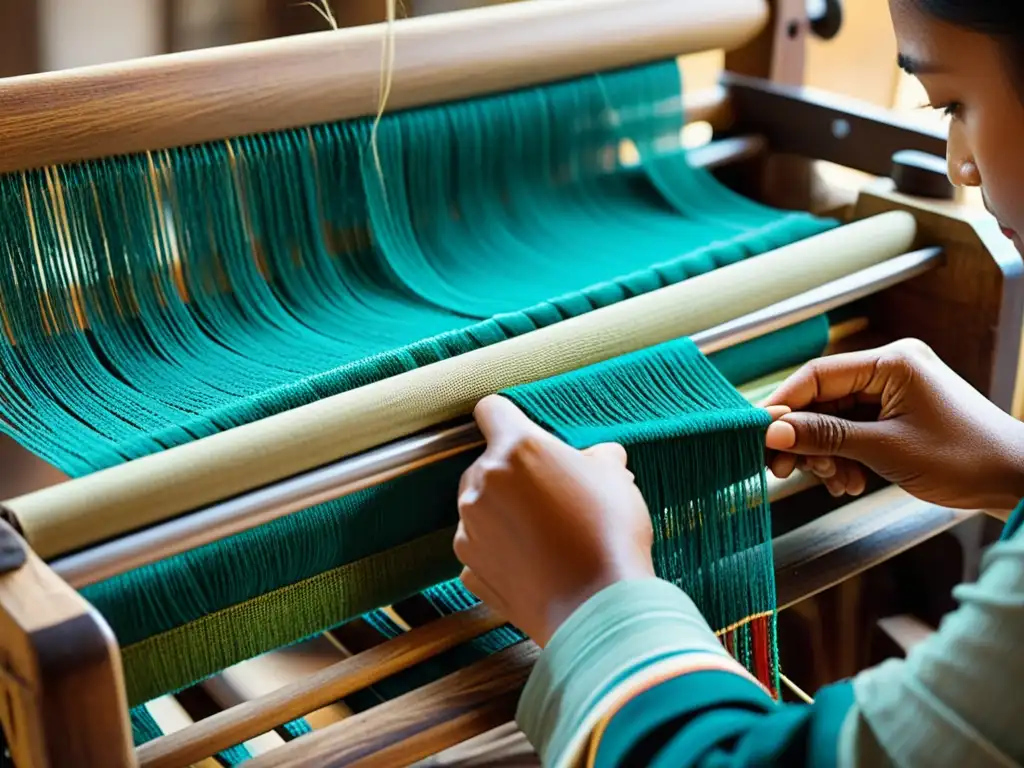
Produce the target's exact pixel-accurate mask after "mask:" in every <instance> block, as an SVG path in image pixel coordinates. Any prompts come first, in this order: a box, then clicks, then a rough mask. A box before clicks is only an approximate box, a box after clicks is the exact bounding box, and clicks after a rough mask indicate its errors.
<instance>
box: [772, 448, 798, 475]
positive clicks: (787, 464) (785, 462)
mask: <svg viewBox="0 0 1024 768" xmlns="http://www.w3.org/2000/svg"><path fill="white" fill-rule="evenodd" d="M796 462H797V456H796V455H795V454H792V453H780V454H777V455H776V456H775V458H774V460H773V461H772V464H771V470H772V474H773V475H775V476H776V477H777V478H779V480H785V479H786V478H787V477H789V476H790V475H792V474H793V470H795V469H796Z"/></svg>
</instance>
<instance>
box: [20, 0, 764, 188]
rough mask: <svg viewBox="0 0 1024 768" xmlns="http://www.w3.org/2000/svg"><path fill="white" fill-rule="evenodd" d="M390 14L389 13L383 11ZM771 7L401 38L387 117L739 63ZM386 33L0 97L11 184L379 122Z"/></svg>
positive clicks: (665, 0) (453, 26)
mask: <svg viewBox="0 0 1024 768" xmlns="http://www.w3.org/2000/svg"><path fill="white" fill-rule="evenodd" d="M381 2H383V0H381ZM767 18H768V10H767V4H766V2H765V0H718V2H715V3H713V4H709V3H707V2H704V0H532V2H528V3H511V4H505V5H495V6H490V7H486V8H475V9H472V10H468V11H457V12H453V13H446V14H440V15H437V16H424V17H416V18H412V19H403V20H401V21H399V22H397V23H395V24H394V25H393V27H392V30H393V34H394V36H395V38H394V48H395V51H396V58H395V65H394V69H393V71H392V73H393V81H392V87H391V91H390V94H389V96H388V103H387V107H388V110H389V111H391V110H398V109H408V108H411V107H418V106H423V105H425V104H434V103H439V102H446V101H455V100H459V99H465V98H470V97H473V96H480V95H482V94H487V93H497V92H502V91H510V90H514V89H517V88H523V87H527V86H532V85H540V84H543V83H550V82H554V81H557V80H564V79H568V78H573V77H581V76H584V75H587V74H592V73H594V72H599V71H603V70H609V69H616V68H620V67H626V66H631V65H637V64H643V63H648V62H653V61H658V60H665V59H671V58H673V57H675V56H680V55H683V54H687V53H695V52H699V51H705V50H711V49H716V48H725V49H728V50H731V49H733V48H737V47H739V46H742V45H743V44H745V43H747V42H749V41H750V40H751V39H753V38H754V37H755V36H756V35H757V34H758V33H759V32H760V31H761V30H762V28H763V27H764V25H765V23H766V20H767ZM387 34H388V26H387V25H385V24H374V25H367V26H363V27H354V28H351V29H342V30H338V31H332V32H323V33H317V34H311V35H300V36H295V37H288V38H282V39H276V40H269V41H261V42H257V43H249V44H245V45H236V46H230V47H225V48H214V49H207V50H200V51H192V52H187V53H177V54H171V55H167V56H156V57H153V58H149V59H142V60H138V61H129V62H122V63H117V64H109V65H102V66H94V67H85V68H82V69H76V70H72V71H66V72H52V73H46V74H39V75H29V76H26V77H18V78H12V79H10V80H5V81H3V82H2V83H0V147H3V153H2V154H0V173H3V172H9V171H19V170H26V169H30V168H36V167H41V166H48V165H55V164H58V163H67V162H74V161H79V160H86V159H93V158H98V157H105V156H110V155H119V154H127V153H134V152H146V151H153V150H159V149H166V148H168V147H177V146H185V145H189V144H195V143H200V142H206V141H215V140H218V139H225V138H230V137H234V136H240V135H245V134H251V133H266V132H269V131H277V130H283V129H287V128H296V127H301V126H307V125H314V124H317V123H325V122H334V121H338V120H346V119H351V118H356V117H365V116H368V115H375V114H376V113H377V110H378V109H379V91H380V82H381V50H382V45H383V43H384V41H385V40H386V35H387Z"/></svg>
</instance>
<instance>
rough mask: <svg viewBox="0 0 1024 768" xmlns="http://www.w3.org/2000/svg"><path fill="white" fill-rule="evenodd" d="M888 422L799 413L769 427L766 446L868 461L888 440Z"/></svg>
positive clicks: (808, 454) (780, 449)
mask: <svg viewBox="0 0 1024 768" xmlns="http://www.w3.org/2000/svg"><path fill="white" fill-rule="evenodd" d="M890 426H891V425H889V424H887V423H886V422H877V421H876V422H861V421H847V420H846V419H840V418H838V417H836V416H829V415H827V414H821V413H808V412H798V413H790V414H788V415H786V416H783V417H782V419H781V420H780V421H777V422H775V423H774V424H772V425H771V426H770V427H768V432H767V434H766V435H765V443H766V444H767V447H768V448H769V449H772V450H777V451H786V452H787V453H796V454H800V455H802V456H840V457H842V458H846V459H854V460H855V461H860V462H862V463H863V462H864V459H865V458H866V457H870V455H871V454H872V453H873V452H877V447H878V445H879V443H880V442H881V441H882V440H883V439H884V438H885V433H886V430H887V429H888V428H889V427H890Z"/></svg>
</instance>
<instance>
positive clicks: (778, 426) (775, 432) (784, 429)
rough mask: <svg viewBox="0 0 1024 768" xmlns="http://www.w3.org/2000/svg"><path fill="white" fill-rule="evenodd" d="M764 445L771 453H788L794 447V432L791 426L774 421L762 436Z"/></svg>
mask: <svg viewBox="0 0 1024 768" xmlns="http://www.w3.org/2000/svg"><path fill="white" fill-rule="evenodd" d="M764 442H765V445H766V446H767V447H768V448H771V449H772V450H773V451H788V450H789V449H790V448H792V447H793V446H794V445H796V430H795V429H793V425H792V424H787V423H786V422H784V421H774V422H772V423H771V424H770V425H769V426H768V431H767V432H766V433H765V436H764Z"/></svg>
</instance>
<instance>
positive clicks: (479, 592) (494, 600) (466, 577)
mask: <svg viewBox="0 0 1024 768" xmlns="http://www.w3.org/2000/svg"><path fill="white" fill-rule="evenodd" d="M459 581H461V582H462V586H464V587H465V588H466V589H468V590H469V591H470V593H471V594H473V595H475V596H476V597H477V599H479V600H480V602H482V603H484V604H485V605H487V607H488V608H490V609H491V610H492V611H494V612H495V613H497V614H499V615H501V616H507V615H508V607H507V606H506V604H505V602H504V601H503V600H502V599H501V597H499V595H498V593H497V592H495V591H494V590H493V589H491V587H490V586H488V584H487V583H486V582H485V581H484V580H483V579H481V578H480V577H479V576H478V575H477V573H476V571H474V570H473V569H472V568H463V569H462V573H461V574H460V576H459Z"/></svg>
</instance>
